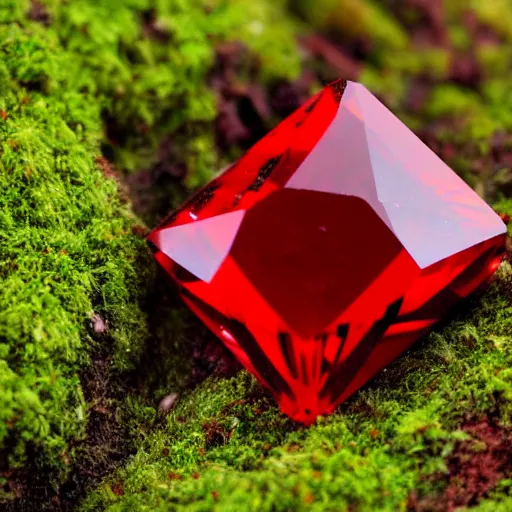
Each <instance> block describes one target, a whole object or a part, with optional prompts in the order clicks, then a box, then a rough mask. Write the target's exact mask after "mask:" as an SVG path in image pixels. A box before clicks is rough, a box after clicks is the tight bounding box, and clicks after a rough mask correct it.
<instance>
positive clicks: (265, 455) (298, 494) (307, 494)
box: [82, 263, 512, 511]
mask: <svg viewBox="0 0 512 512" xmlns="http://www.w3.org/2000/svg"><path fill="white" fill-rule="evenodd" d="M511 290H512V268H511V267H510V265H509V264H508V263H504V264H503V265H502V267H501V269H500V270H499V272H498V274H497V277H496V280H495V282H494V283H493V285H492V286H491V288H490V290H489V291H488V292H487V293H486V294H485V295H484V296H483V297H480V298H474V299H473V300H472V301H470V302H469V303H466V304H465V305H464V306H463V307H461V308H459V310H458V311H457V312H455V313H454V314H453V315H452V318H451V321H450V322H449V323H448V324H447V325H446V326H444V327H443V328H442V329H439V330H437V331H436V332H434V333H432V334H431V335H430V336H428V337H427V338H426V339H425V340H423V341H422V342H421V343H420V344H419V345H418V346H416V347H415V348H414V349H413V350H412V351H410V352H409V353H408V354H407V355H405V356H404V357H402V358H401V359H400V360H399V361H398V362H396V363H395V364H393V365H392V366H391V367H390V368H388V369H387V370H386V371H385V372H384V373H382V374H381V375H380V376H379V377H378V379H377V380H376V381H375V382H374V383H373V384H372V385H371V386H369V387H368V388H366V389H365V390H363V391H361V392H359V393H358V394H357V395H356V396H355V397H354V398H352V399H351V400H350V401H349V402H348V403H347V404H345V405H344V406H343V407H342V408H341V409H340V410H339V411H338V412H337V413H336V414H334V415H332V416H330V417H327V418H320V419H319V420H318V421H317V423H316V425H314V426H312V427H310V428H308V429H304V428H300V427H298V426H296V425H294V424H292V422H291V421H289V420H287V419H286V418H284V417H283V416H282V415H281V414H280V413H279V411H278V410H277V409H276V407H275V406H274V405H273V403H272V401H271V400H270V399H269V398H268V397H267V396H266V395H265V394H264V393H263V392H262V391H261V389H260V388H259V386H258V385H257V384H256V383H255V382H254V380H253V379H252V378H251V377H249V376H248V375H247V374H246V373H245V372H242V373H240V374H239V375H238V376H236V377H235V378H232V379H229V380H216V379H210V380H208V381H206V382H204V383H203V384H202V385H201V386H199V387H198V388H197V389H195V390H194V391H191V392H189V393H187V394H186V395H184V396H182V397H181V398H180V401H179V404H178V406H177V407H176V409H175V410H174V411H173V412H172V413H171V414H170V415H169V416H168V417H167V418H166V421H165V424H164V425H162V426H161V427H159V428H157V429H156V430H155V431H154V432H153V433H152V434H151V435H150V436H148V437H147V438H146V439H145V440H144V442H143V443H142V444H141V446H140V448H139V450H138V452H137V454H136V455H135V456H134V458H133V459H132V460H131V461H130V462H129V463H128V464H127V466H126V467H125V468H123V469H122V470H121V471H119V472H118V473H116V474H115V475H113V476H112V477H111V478H109V479H108V480H107V481H106V482H105V483H104V484H103V485H102V486H101V487H100V488H99V489H98V490H97V491H96V492H94V493H93V494H91V495H90V496H89V497H88V498H87V500H86V501H85V502H84V503H83V505H82V510H84V511H86V510H87V511H88V510H91V511H92V510H112V511H114V510H142V509H144V507H147V509H148V510H162V511H163V510H168V509H169V507H174V508H176V509H179V508H180V507H184V506H186V507H187V510H211V509H213V508H218V509H219V510H249V509H258V510H306V509H307V510H345V509H347V510H348V509H350V508H354V507H355V508H356V509H357V510H405V509H406V504H407V499H408V496H409V494H410V492H411V491H412V490H415V491H416V492H418V493H420V494H429V493H432V492H439V491H440V489H442V483H439V481H436V483H435V485H434V484H433V483H432V482H431V481H430V480H429V479H427V478H426V477H427V476H428V475H431V474H441V475H442V474H443V473H445V472H446V471H447V468H446V464H445V459H446V457H447V456H448V455H449V454H450V452H451V451H452V450H453V448H454V446H455V445H456V443H457V442H459V441H462V440H467V439H469V438H470V435H469V434H468V433H467V432H464V431H463V430H462V429H461V425H462V424H463V422H464V421H467V419H468V418H472V417H480V416H484V417H486V416H492V417H493V418H494V420H495V421H496V422H497V423H499V424H500V425H501V426H502V427H503V428H511V427H512V424H511V421H510V418H511V417H512V379H511V376H512V375H511V372H510V367H511V366H512V350H511V347H510V343H508V341H509V339H510V336H511V335H512V304H511V299H512V296H511ZM441 481H442V477H441ZM113 489H114V490H117V492H114V491H113ZM119 489H122V494H121V493H119ZM482 506H483V505H482ZM484 510H485V509H484Z"/></svg>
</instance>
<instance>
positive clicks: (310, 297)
mask: <svg viewBox="0 0 512 512" xmlns="http://www.w3.org/2000/svg"><path fill="white" fill-rule="evenodd" d="M504 239H505V226H504V224H503V222H502V221H501V220H500V218H499V216H498V215H496V214H495V213H494V212H493V211H492V210H491V208H489V206H487V204H485V202H484V201H482V199H480V197H479V196H478V195H477V194H475V192H473V190H471V189H470V188H469V187H468V186H467V185H466V184H465V183H464V182H463V181H462V180H461V179H460V178H459V177H458V176H457V175H456V174H455V173H454V172H453V171H451V170H450V168H449V167H447V166H446V165H445V164H444V163H443V162H442V161H441V160H440V159H439V158H438V157H437V156H436V155H435V154H434V153H433V152H432V151H430V150H429V149H428V148H427V146H425V145H424V144H423V143H422V142H421V141H420V140H419V139H418V138H417V137H416V136H415V135H414V134H413V133H412V132H411V131H409V130H408V129H407V127H406V126H405V125H403V124H402V123H401V122H400V121H399V120H398V119H397V118H396V117H395V116H394V115H393V114H392V113H391V112H390V111H389V110H387V109H386V107H384V105H382V104H381V103H380V102H379V101H378V100H377V99H376V98H375V97H374V96H372V95H371V94H370V93H369V92H368V90H367V89H365V88H364V87H363V86H362V85H359V84H357V83H352V82H345V81H342V80H339V81H336V82H334V83H333V84H331V85H329V86H328V87H326V88H325V89H324V90H323V91H322V92H321V93H319V94H317V95H316V96H315V97H314V98H312V99H311V100H310V101H309V102H308V103H306V105H304V106H303V107H302V108H300V109H299V110H297V111H296V112H295V113H294V114H292V115H291V116H290V117H289V118H288V119H286V120H285V121H284V122H282V123H281V124H280V125H279V126H278V127H277V128H276V129H275V130H273V131H272V132H271V133H269V134H268V135H267V136H266V137H265V138H264V139H262V140H261V141H260V142H259V143H258V144H256V145H255V146H254V147H253V148H252V149H251V150H250V151H249V152H248V153H247V154H246V155H245V156H244V157H242V158H241V159H240V160H239V161H238V162H237V163H236V164H234V165H233V166H232V167H230V168H229V169H228V170H227V171H225V172H224V173H223V174H222V175H221V176H220V177H218V178H217V179H215V180H214V181H213V182H212V183H210V184H209V185H208V186H207V187H205V188H204V189H203V190H201V191H200V192H199V193H198V194H196V195H195V196H194V197H192V199H190V200H189V201H188V202H187V203H186V204H185V205H184V206H183V207H182V208H181V209H179V210H178V211H177V212H175V213H174V214H173V215H172V216H171V217H170V218H169V219H167V220H166V221H165V222H164V223H163V224H162V225H160V226H159V227H158V228H157V229H155V230H154V231H153V232H152V233H151V234H150V235H149V237H148V240H149V242H151V244H152V246H153V247H154V248H155V256H156V259H157V260H158V261H159V262H160V264H161V265H162V266H163V267H164V268H165V270H166V271H167V272H168V273H169V274H170V275H171V277H172V278H173V280H174V281H176V283H177V284H178V285H179V289H180V293H181V295H182V297H183V299H184V301H185V302H186V303H187V304H188V305H189V306H190V308H191V309H192V310H193V311H194V312H195V313H196V314H197V315H198V316H199V318H201V319H202V320H203V322H204V323H205V324H206V325H207V326H208V327H209V328H210V329H211V330H212V331H213V332H214V333H215V334H216V335H217V336H218V337H219V338H220V339H221V340H222V341H223V342H224V343H225V344H226V346H227V347H228V348H229V349H231V350H232V351H233V352H234V354H235V355H236V357H237V358H238V359H239V360H240V361H241V362H242V364H243V365H244V366H245V367H246V368H247V369H248V370H249V371H251V372H252V373H253V374H254V375H256V377H257V378H258V379H259V380H260V381H261V382H262V383H263V384H264V385H266V386H267V387H268V388H269V389H270V390H271V391H272V393H273V394H274V396H275V398H276V400H277V401H278V402H279V405H280V407H281V409H282V410H283V412H285V413H286V414H288V415H289V416H291V417H292V418H294V419H295V420H298V421H301V422H303V423H306V424H309V423H311V422H313V421H314V420H315V418H316V416H318V415H319V414H324V413H329V412H331V411H332V410H333V409H334V407H335V406H336V405H337V404H339V403H340V402H342V401H343V400H345V399H346V398H347V397H348V396H349V395H351V394H352V393H354V391H356V390H357V389H358V388H359V387H361V386H362V385H363V384H364V383H365V382H367V381H368V379H370V378H371V377H373V376H374V375H375V374H376V373H377V372H378V371H379V370H380V369H381V368H383V367H384V366H386V365H387V364H388V363H390V362H391V361H392V360H393V359H395V358H396V357H397V356H398V355H399V354H400V353H402V352H403V351H404V350H406V349H407V348H408V347H409V346H410V345H411V344H412V343H413V342H414V341H415V340H416V339H418V337H420V336H421V335H423V334H425V333H426V332H427V331H428V330H429V329H430V328H431V327H432V326H433V325H434V324H435V323H436V322H437V321H438V320H439V319H440V318H441V316H442V315H443V314H444V312H445V311H446V310H447V309H448V308H449V307H450V306H452V305H453V304H455V303H456V302H457V301H458V300H460V299H461V298H463V297H466V296H467V295H468V294H470V293H471V292H472V291H473V290H475V289H476V288H477V287H479V286H480V285H481V284H482V283H484V282H485V281H486V280H487V278H489V277H490V276H491V275H492V274H493V272H494V271H495V270H496V268H497V266H498V265H499V262H500V261H501V258H502V256H503V252H504V249H503V247H504Z"/></svg>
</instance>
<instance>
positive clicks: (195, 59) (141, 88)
mask: <svg viewBox="0 0 512 512" xmlns="http://www.w3.org/2000/svg"><path fill="white" fill-rule="evenodd" d="M281 3H282V2H281ZM44 4H45V5H47V8H48V11H49V13H50V16H51V19H52V27H54V28H55V30H56V32H57V33H58V35H59V38H60V39H61V41H62V42H63V44H64V45H65V47H66V48H68V49H69V50H70V51H72V52H73V54H74V55H75V59H77V62H78V63H79V64H80V66H81V69H82V73H80V75H79V77H81V81H82V84H81V89H82V90H86V91H90V92H91V93H93V94H96V95H97V96H99V98H98V99H97V103H99V104H100V105H101V107H102V109H103V113H104V116H106V117H107V118H108V119H111V120H115V126H114V127H112V128H115V133H119V134H120V135H119V136H120V137H122V140H121V141H117V142H118V144H113V145H112V148H111V149H112V151H114V153H115V155H116V156H115V158H116V161H117V163H118V165H119V166H120V167H122V168H123V169H125V170H134V169H138V168H141V167H147V166H148V165H150V164H151V161H152V159H154V158H155V154H156V152H155V148H156V145H157V144H158V142H159V140H160V139H161V137H162V136H163V135H166V136H168V135H170V134H171V135H173V140H174V141H175V145H176V147H179V148H180V152H181V155H179V158H181V160H182V161H183V162H184V163H186V164H187V165H188V166H189V170H190V173H189V175H190V176H191V178H190V182H189V185H190V186H196V185H197V184H199V183H203V182H204V181H206V180H207V179H209V178H211V177H212V174H213V173H212V171H213V170H214V169H215V168H216V165H215V164H216V160H215V153H214V150H213V141H212V133H211V122H212V121H213V119H214V117H215V113H216V108H215V98H214V95H213V94H212V91H211V90H210V89H209V88H208V87H207V74H208V72H209V71H210V69H211V67H212V65H213V61H214V57H215V51H214V45H215V44H216V43H218V42H222V41H225V40H227V39H230V40H231V39H237V40H241V41H242V42H244V43H245V44H246V45H247V46H248V47H249V48H250V49H252V50H253V57H254V59H255V60H256V61H257V62H258V64H259V66H260V76H261V78H262V80H271V79H275V78H276V77H279V78H283V77H285V78H290V79H291V78H294V77H296V76H297V75H298V72H299V57H298V52H297V48H296V45H295V43H294V39H293V25H292V23H291V21H290V20H289V18H284V16H283V10H282V8H281V7H280V2H252V1H250V0H241V1H236V2H233V1H230V2H225V1H221V0H188V1H186V2H168V1H156V2H151V1H149V0H136V1H127V0H113V1H109V2H101V1H98V0H78V1H74V2H69V3H62V2H60V1H59V0H44ZM144 19H145V20H146V21H145V22H144V23H143V20H144ZM144 27H145V28H144ZM84 70H85V71H86V72H84ZM249 71H250V70H249V69H247V72H249ZM134 128H135V129H134ZM118 145H120V146H121V148H118V147H117V146H118Z"/></svg>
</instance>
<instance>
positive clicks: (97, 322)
mask: <svg viewBox="0 0 512 512" xmlns="http://www.w3.org/2000/svg"><path fill="white" fill-rule="evenodd" d="M91 324H92V328H93V329H94V332H95V333H96V334H103V333H104V332H105V331H106V330H107V322H105V320H103V318H101V316H100V315H98V314H97V313H94V315H93V317H92V319H91Z"/></svg>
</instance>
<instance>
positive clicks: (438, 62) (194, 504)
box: [0, 0, 512, 511]
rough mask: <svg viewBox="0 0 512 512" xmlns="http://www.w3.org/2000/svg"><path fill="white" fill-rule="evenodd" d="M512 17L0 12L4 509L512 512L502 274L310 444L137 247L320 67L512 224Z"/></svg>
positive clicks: (215, 8)
mask: <svg viewBox="0 0 512 512" xmlns="http://www.w3.org/2000/svg"><path fill="white" fill-rule="evenodd" d="M313 5H314V8H313V7H312V6H313ZM511 20H512V5H511V4H510V2H509V1H507V0H501V1H499V2H498V1H497V0H496V1H494V2H492V3H490V2H487V3H485V2H476V1H475V2H466V1H458V0H446V1H445V2H420V1H417V0H416V1H415V0H400V1H398V2H397V1H391V0H384V1H382V2H376V1H371V0H364V1H363V0H361V1H356V0H343V1H339V0H336V1H334V0H322V1H319V2H306V1H298V2H292V1H291V0H290V1H289V2H286V1H285V0H279V1H275V0H274V1H272V0H259V1H254V0H253V1H251V0H226V1H220V0H180V1H170V0H69V1H67V2H63V1H59V0H32V1H29V0H4V1H2V2H0V180H1V189H0V279H1V287H0V508H2V509H6V510H51V511H57V510H72V509H80V510H86V511H92V510H111V511H117V510H166V511H167V510H170V509H172V510H174V509H177V510H181V509H187V510H188V509H190V510H212V509H216V510H252V509H261V510H272V511H273V510H302V509H304V510H362V511H365V510H371V511H376V510H390V511H391V510H393V511H394V510H417V511H430V510H440V511H441V510H453V509H455V508H457V507H468V508H475V509H476V510H481V511H487V510H493V511H501V510H503V511H509V510H512V502H511V501H510V497H507V496H510V494H511V493H512V448H511V446H512V420H511V418H512V267H511V258H510V257H509V258H508V260H507V261H505V262H504V263H503V265H502V266H501V268H500V269H499V271H498V274H497V276H496V278H495V281H494V283H493V284H492V285H491V287H490V289H489V290H488V291H487V292H485V293H484V294H483V295H480V296H478V297H473V298H471V299H470V301H468V302H466V303H464V304H462V305H461V306H460V307H458V308H457V310H456V311H453V312H452V313H451V314H450V315H449V316H448V317H447V319H446V321H445V322H444V323H443V325H441V326H439V327H438V328H437V329H436V331H435V332H434V333H432V334H431V335H430V336H428V337H426V338H425V339H423V340H421V341H420V342H419V343H418V344H417V345H416V346H415V347H414V348H413V349H412V350H411V351H410V352H409V353H408V354H406V355H404V356H403V357H402V358H400V359H399V360H398V361H397V362H396V363H394V364H393V365H392V366H391V367H390V368H388V369H387V370H385V371H384V372H382V373H381V374H380V376H379V377H378V378H377V379H375V380H374V381H373V382H372V383H370V385H369V386H368V387H367V388H365V389H364V390H362V391H360V392H359V393H357V394H356V395H355V396H354V397H353V398H351V399H350V400H349V401H348V402H347V403H346V404H344V405H343V406H342V407H340V409H339V410H338V411H337V412H336V414H334V415H333V416H331V417H328V418H321V419H319V420H318V422H317V424H316V425H314V426H312V427H310V428H308V429H305V428H302V427H300V426H299V425H296V424H293V423H292V422H290V421H289V420H288V419H286V418H285V417H283V416H282V415H281V414H280V413H279V411H278V410H277V408H276V407H275V405H274V403H273V401H272V399H271V398H270V397H269V396H268V395H267V394H266V393H265V392H264V391H263V390H262V389H261V387H260V386H259V385H258V384H257V383H256V382H255V381H254V379H252V378H251V377H250V376H249V375H247V374H246V373H245V372H243V371H237V370H238V367H237V365H236V363H235V362H234V361H233V360H232V359H231V358H230V357H229V356H228V355H227V354H226V353H225V351H224V350H223V349H222V347H221V346H220V344H218V342H216V340H214V339H213V337H212V336H211V335H210V334H209V333H207V332H206V330H205V329H204V328H202V327H201V326H200V325H199V323H198V322H197V321H195V320H194V319H193V318H192V316H191V315H190V314H189V313H188V312H186V311H185V310H184V309H183V308H182V307H181V306H180V305H179V303H178V302H177V300H176V298H175V296H174V295H173V292H172V290H170V288H169V287H168V286H167V284H166V283H165V282H164V280H163V279H162V275H161V274H160V273H159V272H158V270H157V268H156V266H155V265H154V263H153V261H152V257H151V255H150V253H149V252H148V250H147V249H146V247H145V244H144V241H143V234H144V233H145V232H146V230H147V229H148V228H150V227H152V226H153V225H154V224H155V222H156V221H157V220H158V219H160V218H162V217H163V216H164V215H165V214H166V213H167V211H168V210H169V209H171V208H172V207H173V206H175V205H176V204H177V203H178V202H179V201H181V200H182V198H183V197H184V196H185V195H186V194H188V193H190V191H191V190H192V189H194V188H195V187H197V186H199V185H200V184H202V183H204V182H205V181H207V180H208V179H209V178H210V177H211V176H213V174H214V173H215V171H216V170H218V169H220V168H222V167H223V165H225V164H226V163H227V162H228V161H229V160H230V159H232V158H235V157H236V156H237V155H239V154H240V153H241V151H243V149H244V148H246V147H247V146H248V145H250V144H251V143H252V142H254V140H256V139H257V138H258V137H260V136H261V135H262V134H264V133H265V131H266V130H267V129H269V128H270V127H271V126H273V125H274V124H275V123H276V122H277V121H278V120H279V119H280V118H282V117H283V116H285V115H286V114H287V113H289V112H290V111H291V110H292V109H293V108H295V107H296V106H298V104H299V103H300V102H301V101H302V100H303V99H305V97H307V95H308V94H310V93H311V92H313V91H314V90H316V89H318V88H319V87H320V85H321V83H322V82H324V81H327V80H330V79H332V78H334V77H336V76H337V75H345V76H348V77H349V78H358V79H359V80H361V81H363V82H364V83H366V84H367V86H368V87H369V88H370V89H372V90H373V91H374V92H375V93H377V94H378V95H379V96H380V97H381V98H382V99H383V101H385V102H386V103H387V104H388V105H389V106H390V107H391V108H392V109H393V110H394V111H396V112H397V114H399V115H400V116H401V117H402V118H403V119H404V120H405V121H406V122H407V123H408V124H409V125H410V126H411V127H413V128H414V129H415V130H416V131H417V132H418V133H419V134H420V135H421V136H422V138H423V139H424V140H425V141H426V142H427V143H428V144H429V145H431V147H432V148H433V149H434V150H435V151H437V152H438V153H439V154H440V155H441V156H442V157H443V158H444V159H445V160H446V161H447V162H448V163H450V164H451V165H452V166H453V168H454V169H455V170H456V171H457V172H459V173H460V174H461V175H462V176H463V177H464V178H465V179H466V180H467V181H468V182H469V183H470V184H471V185H472V186H473V187H474V188H475V189H476V190H477V191H478V193H480V194H481V195H482V196H483V197H485V198H486V199H487V200H488V201H490V202H491V203H492V204H493V205H494V206H495V208H496V209H497V210H498V211H499V212H501V213H502V214H503V215H504V216H505V215H512V199H510V197H511V196H512V176H511V172H510V168H511V166H512V161H511V157H510V155H511V154H512V139H511V133H512V115H511V107H512V104H511V96H510V94H509V91H510V86H511V80H510V72H509V70H510V67H511V64H512V52H511V48H512V32H511V31H510V21H511ZM173 392H177V393H178V398H177V401H176V403H175V406H174V408H172V410H171V411H170V412H168V413H165V412H162V411H161V412H158V411H157V406H158V403H159V401H160V400H161V399H162V398H163V397H165V396H166V395H168V394H169V393H173Z"/></svg>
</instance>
